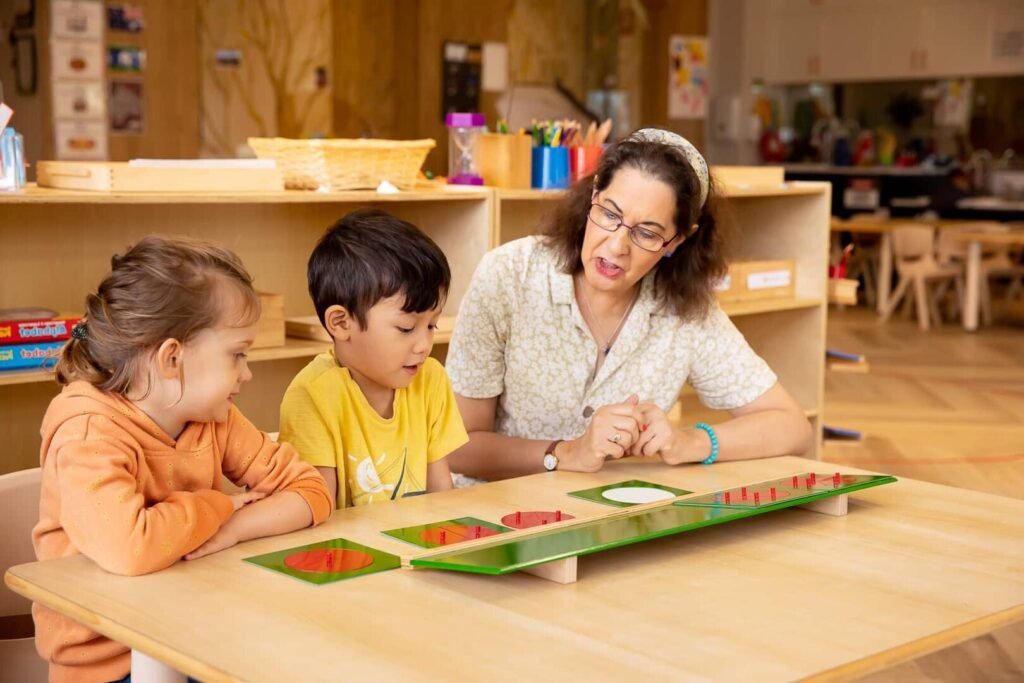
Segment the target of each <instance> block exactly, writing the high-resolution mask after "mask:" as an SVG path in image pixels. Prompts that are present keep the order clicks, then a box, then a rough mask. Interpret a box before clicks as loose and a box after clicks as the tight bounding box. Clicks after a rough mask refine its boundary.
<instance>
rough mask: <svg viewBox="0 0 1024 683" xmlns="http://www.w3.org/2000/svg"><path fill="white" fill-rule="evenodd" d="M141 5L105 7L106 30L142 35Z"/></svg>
mask: <svg viewBox="0 0 1024 683" xmlns="http://www.w3.org/2000/svg"><path fill="white" fill-rule="evenodd" d="M143 23H144V21H143V16H142V6H141V5H107V28H109V29H110V30H111V31H123V32H125V33H142V27H143Z"/></svg>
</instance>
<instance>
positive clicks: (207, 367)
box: [174, 323, 256, 422]
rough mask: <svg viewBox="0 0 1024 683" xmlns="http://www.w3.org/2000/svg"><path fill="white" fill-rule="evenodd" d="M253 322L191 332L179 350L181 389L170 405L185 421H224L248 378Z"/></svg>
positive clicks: (253, 332) (254, 325)
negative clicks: (181, 374)
mask: <svg viewBox="0 0 1024 683" xmlns="http://www.w3.org/2000/svg"><path fill="white" fill-rule="evenodd" d="M255 337H256V324H255V323H253V324H251V325H246V326H244V327H232V326H229V325H218V326H217V327H211V328H207V329H205V330H203V331H201V332H199V334H197V335H195V337H193V338H192V339H191V340H189V342H188V343H187V344H185V345H184V347H183V350H182V359H183V369H184V378H183V386H184V391H183V393H182V396H181V401H180V402H179V403H178V404H177V405H176V406H174V408H175V409H177V410H179V411H180V412H181V417H182V419H183V420H184V421H186V422H224V421H225V420H227V417H228V411H230V410H231V405H232V404H233V403H234V400H235V397H236V396H238V393H239V392H240V391H241V390H242V385H243V384H245V383H246V382H248V381H249V380H251V379H252V373H251V372H250V371H249V365H248V360H247V354H248V351H249V347H250V346H252V343H253V340H254V339H255Z"/></svg>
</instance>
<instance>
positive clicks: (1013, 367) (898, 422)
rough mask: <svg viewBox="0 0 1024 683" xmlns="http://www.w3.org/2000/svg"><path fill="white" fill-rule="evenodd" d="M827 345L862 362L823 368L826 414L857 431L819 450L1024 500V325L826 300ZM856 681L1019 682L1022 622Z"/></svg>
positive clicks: (829, 421) (839, 459) (829, 456)
mask: <svg viewBox="0 0 1024 683" xmlns="http://www.w3.org/2000/svg"><path fill="white" fill-rule="evenodd" d="M828 345H829V348H832V349H838V350H841V351H850V352H854V353H862V354H865V355H866V356H867V359H868V364H869V371H868V372H867V373H865V374H854V373H849V372H837V371H830V372H828V373H827V375H826V377H827V379H826V387H825V424H826V425H829V426H834V427H842V428H849V429H856V430H859V431H861V432H863V433H864V435H865V438H864V439H863V441H861V442H858V443H841V442H832V441H828V442H826V446H825V450H824V456H823V457H824V459H826V460H828V461H831V462H836V463H843V464H849V465H856V466H858V467H864V468H867V469H872V470H877V471H879V472H886V473H889V474H894V475H896V476H900V475H903V476H906V477H912V478H914V479H922V480H924V481H931V482H937V483H941V484H948V485H950V486H958V487H962V488H968V489H975V490H978V491H986V492H989V493H994V494H998V495H1003V496H1012V497H1015V498H1024V324H1003V325H997V326H995V327H988V328H982V329H981V330H980V331H979V332H977V333H974V334H969V333H966V332H964V331H963V329H962V328H960V327H959V326H956V325H953V324H947V325H944V326H942V327H939V328H934V329H932V330H931V331H930V332H921V331H920V330H919V329H918V327H917V325H916V324H914V323H912V322H910V321H907V320H904V319H903V318H901V317H899V316H896V317H894V318H893V319H891V320H890V321H889V322H887V323H885V324H880V323H879V322H878V318H877V316H876V315H875V314H874V313H872V312H870V311H868V310H867V309H864V308H849V309H846V310H837V309H835V308H833V309H832V310H830V311H829V321H828ZM1021 542H1022V543H1024V539H1021ZM1021 570H1022V571H1024V567H1022V568H1021ZM861 680H862V681H870V682H871V683H881V682H883V681H884V682H888V681H901V682H903V681H920V682H936V681H949V682H952V681H957V682H960V681H1024V622H1020V623H1017V624H1014V625H1011V626H1008V627H1004V628H1002V629H1000V630H998V631H995V632H994V633H992V634H989V635H986V636H983V637H980V638H975V639H973V640H970V641H967V642H965V643H963V644H961V645H958V646H955V647H950V648H948V649H945V650H942V651H939V652H936V653H933V654H931V655H927V656H924V657H921V658H919V659H917V660H914V661H912V662H908V663H905V664H902V665H899V666H896V667H893V668H890V669H886V670H883V671H879V672H877V673H874V674H871V675H870V676H868V677H866V678H863V679H861Z"/></svg>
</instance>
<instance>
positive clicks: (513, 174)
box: [477, 133, 532, 190]
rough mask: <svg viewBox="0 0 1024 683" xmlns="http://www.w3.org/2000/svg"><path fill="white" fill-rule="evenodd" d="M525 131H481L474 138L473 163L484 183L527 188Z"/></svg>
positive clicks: (528, 143)
mask: <svg viewBox="0 0 1024 683" xmlns="http://www.w3.org/2000/svg"><path fill="white" fill-rule="evenodd" d="M531 148H532V140H531V139H530V136H529V135H499V134H498V133H484V134H482V135H481V136H480V137H479V138H478V139H477V150H478V152H479V155H478V157H477V164H478V166H479V169H480V175H482V176H483V177H484V184H485V185H490V186H491V187H504V188H509V189H515V190H528V189H530V149H531Z"/></svg>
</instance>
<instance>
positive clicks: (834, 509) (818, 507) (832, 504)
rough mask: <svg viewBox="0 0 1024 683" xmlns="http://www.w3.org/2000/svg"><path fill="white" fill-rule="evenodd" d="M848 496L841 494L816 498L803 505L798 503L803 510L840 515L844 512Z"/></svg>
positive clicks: (846, 507) (834, 515)
mask: <svg viewBox="0 0 1024 683" xmlns="http://www.w3.org/2000/svg"><path fill="white" fill-rule="evenodd" d="M849 498H850V497H849V496H848V495H847V494H845V493H844V494H843V495H841V496H834V497H832V498H825V499H823V500H816V501H814V502H812V503H805V504H804V505H798V506H797V507H801V508H803V509H805V510H810V511H811V512H820V513H821V514H823V515H832V516H833V517H842V516H843V515H845V514H846V511H847V509H848V503H849Z"/></svg>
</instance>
